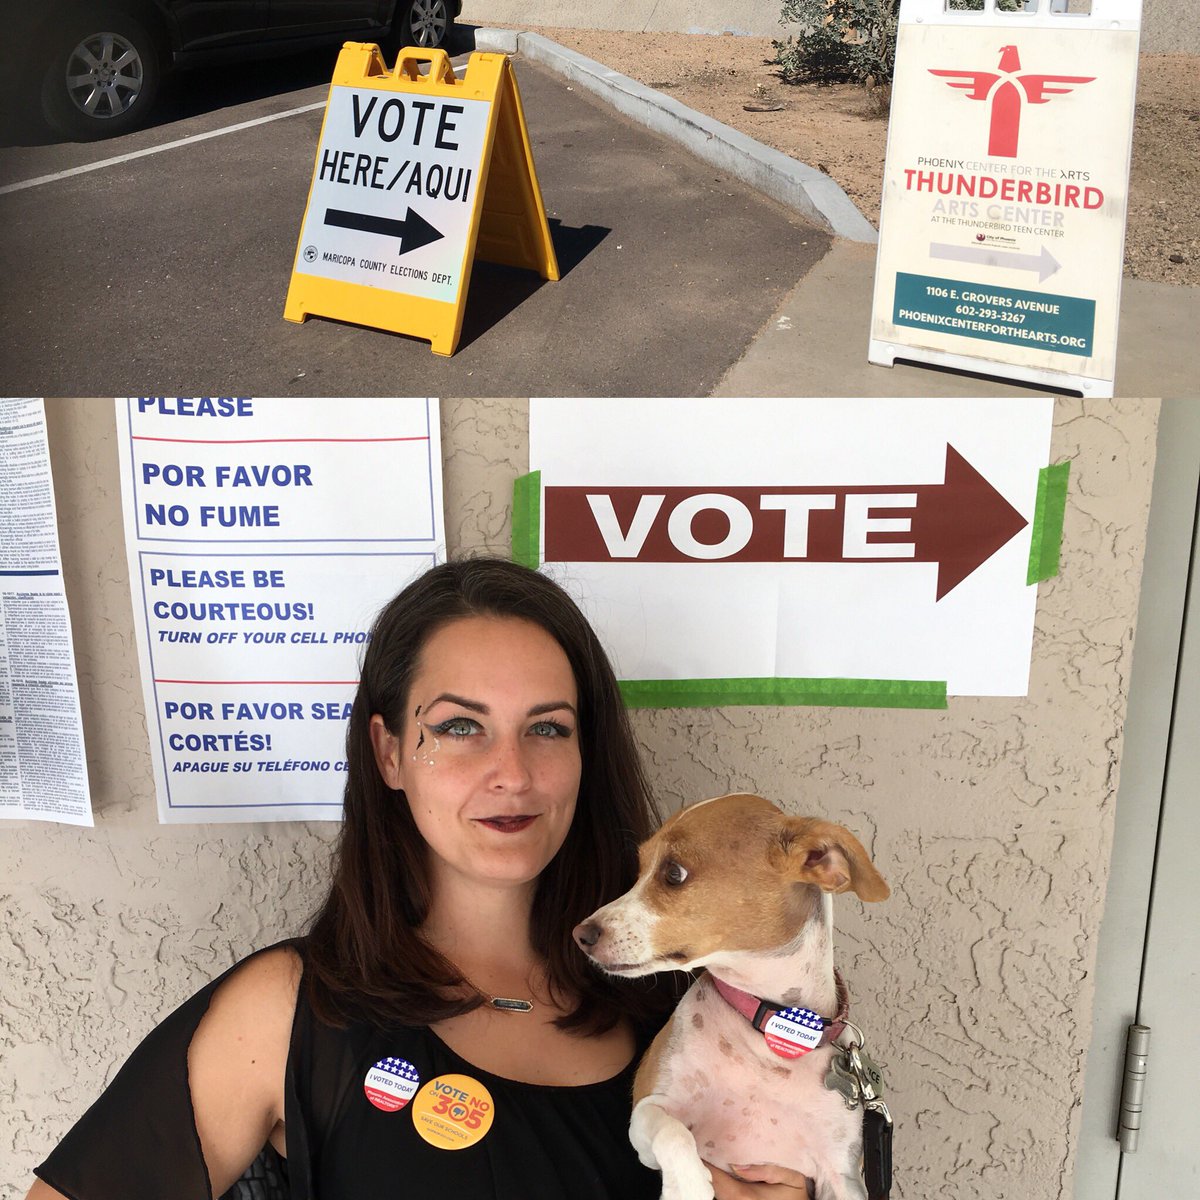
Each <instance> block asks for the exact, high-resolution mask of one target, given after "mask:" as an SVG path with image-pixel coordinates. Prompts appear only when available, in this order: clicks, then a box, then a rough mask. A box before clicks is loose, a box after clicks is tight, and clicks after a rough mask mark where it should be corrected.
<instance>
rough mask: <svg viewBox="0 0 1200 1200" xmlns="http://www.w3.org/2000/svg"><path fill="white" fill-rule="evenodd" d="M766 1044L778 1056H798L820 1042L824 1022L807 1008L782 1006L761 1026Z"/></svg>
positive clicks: (814, 1047)
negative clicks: (782, 1007)
mask: <svg viewBox="0 0 1200 1200" xmlns="http://www.w3.org/2000/svg"><path fill="white" fill-rule="evenodd" d="M762 1031H763V1036H764V1037H765V1038H766V1039H767V1045H768V1046H770V1047H771V1049H772V1050H774V1051H775V1053H776V1054H778V1055H779V1056H780V1058H799V1057H800V1056H801V1055H802V1054H807V1053H808V1052H809V1051H810V1050H815V1049H816V1048H817V1047H818V1046H819V1045H820V1044H821V1035H822V1034H823V1033H824V1032H825V1022H824V1020H823V1019H822V1018H821V1014H820V1013H815V1012H813V1011H812V1010H811V1009H808V1008H784V1009H781V1010H780V1011H779V1012H777V1013H775V1014H774V1015H773V1016H772V1017H771V1018H770V1019H769V1020H768V1021H767V1023H766V1024H765V1025H764V1026H763V1029H762Z"/></svg>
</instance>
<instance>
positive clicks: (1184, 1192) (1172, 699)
mask: <svg viewBox="0 0 1200 1200" xmlns="http://www.w3.org/2000/svg"><path fill="white" fill-rule="evenodd" d="M1198 539H1200V402H1197V401H1175V402H1168V403H1165V404H1164V406H1163V411H1162V419H1161V422H1160V430H1159V438H1158V462H1157V464H1156V468H1155V476H1154V498H1153V501H1152V505H1151V513H1150V533H1149V539H1148V545H1147V553H1146V567H1145V574H1144V577H1143V586H1142V598H1141V606H1140V610H1139V614H1138V628H1137V634H1136V640H1135V642H1134V658H1133V675H1132V680H1131V685H1130V693H1129V709H1128V718H1127V721H1126V727H1125V755H1124V759H1123V762H1122V768H1121V783H1120V790H1119V793H1118V798H1117V817H1116V829H1115V842H1114V849H1113V862H1112V873H1111V877H1110V884H1109V894H1108V903H1107V906H1106V909H1105V916H1104V923H1103V926H1102V928H1101V934H1100V946H1099V960H1098V963H1097V993H1096V1007H1095V1012H1094V1026H1093V1041H1092V1046H1091V1050H1090V1053H1089V1057H1088V1067H1087V1077H1086V1082H1085V1087H1084V1104H1083V1115H1082V1121H1081V1131H1080V1141H1079V1152H1078V1155H1077V1161H1076V1172H1075V1200H1112V1198H1113V1197H1114V1196H1116V1197H1117V1198H1118V1200H1167V1198H1171V1200H1176V1198H1178V1200H1183V1198H1184V1197H1200V1132H1198V1131H1197V1126H1196V1121H1195V1117H1194V1115H1193V1114H1194V1104H1195V1100H1194V1097H1195V1089H1196V1081H1197V1079H1200V903H1198V901H1197V897H1198V896H1200V878H1198V876H1200V867H1198V865H1197V862H1196V848H1197V846H1200V549H1198ZM1135 1022H1136V1023H1138V1024H1142V1025H1147V1026H1149V1027H1150V1030H1151V1034H1150V1053H1149V1063H1148V1071H1147V1075H1146V1084H1145V1095H1144V1106H1143V1110H1142V1114H1141V1133H1140V1137H1139V1142H1138V1148H1137V1150H1136V1151H1134V1152H1131V1153H1121V1151H1120V1147H1119V1146H1118V1144H1117V1141H1116V1129H1117V1123H1118V1109H1119V1101H1120V1091H1121V1086H1120V1085H1121V1079H1122V1075H1123V1065H1124V1054H1125V1036H1126V1030H1127V1029H1128V1026H1129V1025H1130V1024H1132V1023H1135Z"/></svg>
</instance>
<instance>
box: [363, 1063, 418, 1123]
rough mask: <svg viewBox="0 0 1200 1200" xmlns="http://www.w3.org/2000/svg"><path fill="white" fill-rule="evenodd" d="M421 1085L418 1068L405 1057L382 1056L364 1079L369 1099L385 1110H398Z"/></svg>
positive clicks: (364, 1089)
mask: <svg viewBox="0 0 1200 1200" xmlns="http://www.w3.org/2000/svg"><path fill="white" fill-rule="evenodd" d="M420 1086H421V1076H420V1075H419V1074H418V1072H417V1068H416V1067H414V1066H413V1065H412V1063H410V1062H408V1061H407V1059H403V1058H381V1059H380V1060H379V1061H378V1062H377V1063H376V1064H375V1065H374V1066H373V1067H372V1068H371V1069H370V1070H369V1071H368V1072H367V1077H366V1078H365V1079H364V1080H363V1091H364V1092H365V1093H366V1095H367V1099H368V1100H370V1102H371V1103H372V1104H373V1105H375V1107H376V1108H378V1109H382V1111H383V1112H397V1111H398V1110H399V1109H402V1108H403V1107H404V1106H405V1105H406V1104H407V1103H408V1102H409V1101H410V1100H411V1099H412V1098H413V1097H414V1096H415V1095H416V1094H417V1089H418V1088H419V1087H420Z"/></svg>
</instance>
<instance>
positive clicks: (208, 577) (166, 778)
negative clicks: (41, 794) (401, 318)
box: [117, 397, 445, 823]
mask: <svg viewBox="0 0 1200 1200" xmlns="http://www.w3.org/2000/svg"><path fill="white" fill-rule="evenodd" d="M117 432H118V442H119V446H120V454H121V486H122V499H123V506H124V512H125V530H126V547H127V550H128V555H129V578H130V588H131V590H132V593H133V607H134V613H135V623H136V627H137V633H138V651H139V655H140V658H141V668H142V679H143V689H144V692H145V699H146V713H147V727H148V730H149V734H150V744H151V752H152V755H153V759H154V773H155V782H156V784H157V788H158V808H159V818H160V820H162V821H164V822H170V823H177V822H200V821H280V820H337V819H340V817H341V799H342V789H343V786H344V783H345V778H346V776H345V771H346V754H345V737H346V719H347V717H348V716H349V713H350V702H351V700H352V698H353V695H354V689H355V687H356V685H357V682H358V665H359V661H360V656H361V653H362V650H363V648H364V646H365V644H366V642H367V640H368V638H369V636H370V632H369V631H370V627H371V623H372V621H373V619H374V617H375V614H376V613H377V612H378V611H379V609H380V608H381V607H382V606H383V605H384V604H385V603H386V602H387V601H388V600H390V599H391V598H392V597H393V596H394V595H395V594H396V593H397V592H398V591H400V589H401V588H403V587H404V586H405V584H407V583H408V582H409V581H410V580H411V579H413V578H414V577H415V576H416V575H418V574H420V573H421V572H422V571H425V570H427V569H428V568H429V567H431V566H433V565H434V564H435V563H437V562H440V561H442V559H443V557H444V542H445V538H444V532H443V517H442V478H441V448H440V443H439V437H438V410H437V401H436V400H425V399H395V400H377V399H355V400H327V399H321V400H263V399H246V398H218V397H143V398H140V399H128V400H118V401H117Z"/></svg>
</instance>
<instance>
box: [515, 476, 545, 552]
mask: <svg viewBox="0 0 1200 1200" xmlns="http://www.w3.org/2000/svg"><path fill="white" fill-rule="evenodd" d="M541 549H542V473H541V471H530V472H529V474H528V475H519V476H517V478H516V479H515V480H514V481H513V516H512V556H513V562H518V563H520V564H521V566H523V567H529V568H530V569H531V570H534V571H536V570H537V569H538V567H540V566H541V565H542V554H541Z"/></svg>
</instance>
